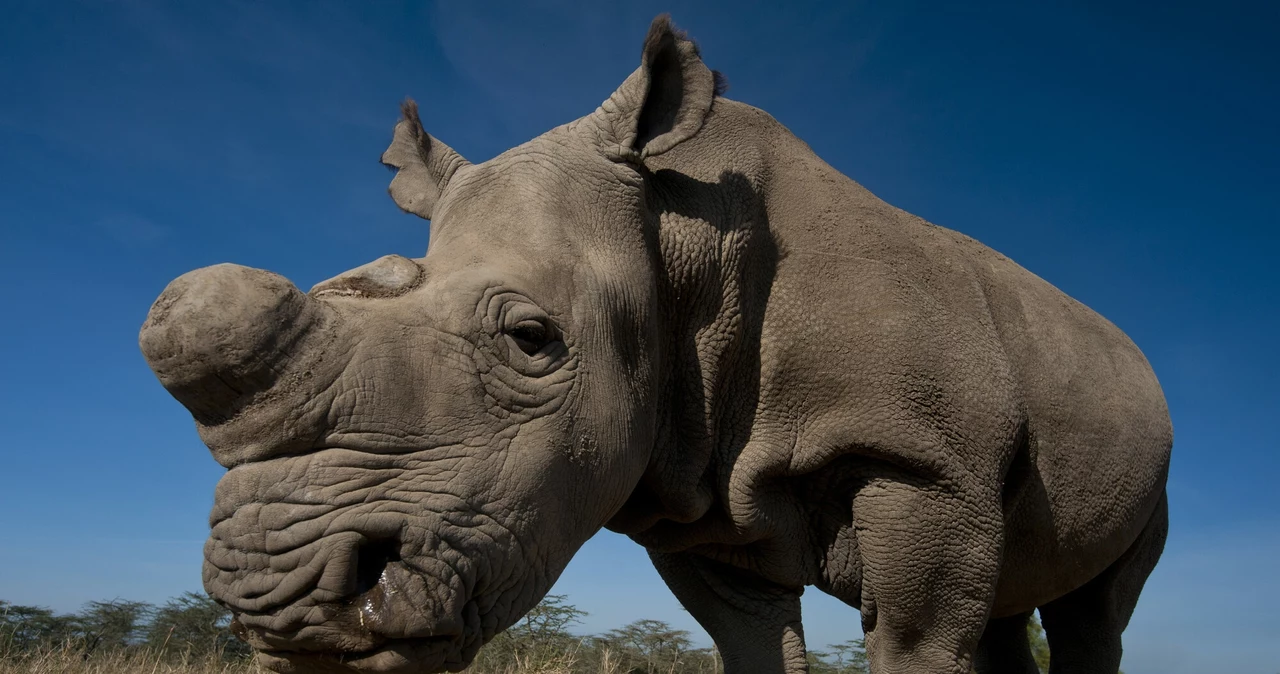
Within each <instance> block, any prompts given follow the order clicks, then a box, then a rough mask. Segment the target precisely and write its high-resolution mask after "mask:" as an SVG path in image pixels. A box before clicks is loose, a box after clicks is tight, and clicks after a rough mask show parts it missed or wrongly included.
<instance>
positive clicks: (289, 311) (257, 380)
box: [138, 264, 320, 425]
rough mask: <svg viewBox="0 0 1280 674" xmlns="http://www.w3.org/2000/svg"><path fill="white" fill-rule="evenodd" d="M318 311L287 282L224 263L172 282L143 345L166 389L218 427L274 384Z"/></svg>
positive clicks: (157, 306)
mask: <svg viewBox="0 0 1280 674" xmlns="http://www.w3.org/2000/svg"><path fill="white" fill-rule="evenodd" d="M316 304H317V302H316V300H313V299H311V298H309V297H308V296H307V295H305V294H304V293H302V291H300V290H298V288H296V287H295V286H294V285H293V284H292V283H290V282H289V281H288V279H286V278H284V277H283V276H280V275H278V274H273V273H271V272H268V271H263V270H261V269H252V268H249V267H242V266H240V265H234V264H219V265H215V266H212V267H205V268H203V269H197V270H195V271H192V272H188V273H186V274H183V275H182V276H179V277H178V278H177V279H175V280H174V281H173V282H172V283H170V284H169V285H168V287H166V288H165V289H164V292H162V293H161V294H160V297H159V298H158V299H156V301H155V304H153V305H152V306H151V311H150V312H149V313H148V314H147V319H146V322H145V323H143V325H142V331H141V333H140V334H139V337H138V341H139V344H140V346H141V347H142V353H143V355H144V356H145V357H146V359H147V363H148V364H149V365H150V366H151V369H152V370H153V371H154V372H155V374H156V376H157V377H158V378H159V379H160V383H161V384H163V385H164V387H165V388H166V389H167V390H168V391H169V393H170V394H172V395H173V397H175V398H177V399H178V401H179V402H181V403H182V404H183V405H184V406H185V407H186V408H187V409H188V410H189V411H190V412H191V414H192V415H193V416H195V418H196V420H197V421H200V422H201V423H203V424H206V425H213V424H217V423H220V422H221V421H223V420H225V419H227V418H229V417H231V416H233V415H234V414H235V412H236V410H237V409H238V407H239V406H240V404H241V403H242V402H243V401H245V400H247V399H249V398H251V397H252V396H253V395H254V394H257V393H260V392H262V391H265V390H267V389H268V388H270V387H271V386H272V384H274V383H275V381H276V380H277V379H278V377H279V375H280V373H281V372H282V371H283V370H284V367H285V365H286V364H287V363H288V361H289V359H290V358H291V356H292V352H293V350H294V347H295V345H296V344H297V342H298V341H299V340H300V339H301V338H302V337H303V336H305V335H306V333H307V332H308V331H309V330H311V329H312V327H313V326H314V325H315V324H316V322H317V321H318V319H319V317H320V316H319V314H320V309H319V308H318V307H316V306H315V305H316Z"/></svg>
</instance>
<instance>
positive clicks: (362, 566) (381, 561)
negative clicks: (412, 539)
mask: <svg viewBox="0 0 1280 674" xmlns="http://www.w3.org/2000/svg"><path fill="white" fill-rule="evenodd" d="M398 561H400V543H399V542H398V541H394V540H382V541H369V542H367V543H365V544H364V545H362V546H360V550H358V551H357V552H356V589H355V594H356V595H357V596H359V595H361V594H364V593H365V592H368V591H369V590H372V589H373V587H374V586H375V585H377V584H378V580H379V579H380V578H382V572H383V571H386V570H387V564H390V563H391V562H398Z"/></svg>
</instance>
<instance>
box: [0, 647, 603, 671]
mask: <svg viewBox="0 0 1280 674" xmlns="http://www.w3.org/2000/svg"><path fill="white" fill-rule="evenodd" d="M601 655H602V657H601V661H600V666H599V669H598V671H599V673H600V674H622V669H621V667H620V665H619V663H618V661H617V659H616V658H614V657H612V656H611V655H610V653H609V652H608V651H605V652H604V653H602V654H601ZM575 665H577V659H576V656H575V655H574V654H560V655H556V656H552V657H547V658H543V659H534V658H526V659H523V660H520V661H518V662H517V663H516V664H515V665H508V666H506V667H500V668H481V667H472V668H470V669H468V670H467V672H469V673H470V674H578V673H580V672H582V668H581V666H580V665H577V666H575ZM0 674H270V673H269V672H268V671H267V670H265V669H262V668H261V667H259V666H258V665H257V664H256V663H255V662H253V661H251V660H245V661H239V662H226V661H224V660H222V659H220V658H218V657H216V656H189V657H186V658H182V657H174V656H172V655H170V656H168V657H161V656H160V655H158V654H157V653H156V652H155V651H149V650H128V651H116V652H106V653H95V654H93V655H90V656H87V657H86V656H85V654H84V651H83V650H81V649H78V648H47V649H42V650H39V651H36V652H33V653H26V654H23V655H4V654H0Z"/></svg>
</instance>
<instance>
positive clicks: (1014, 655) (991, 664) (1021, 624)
mask: <svg viewBox="0 0 1280 674" xmlns="http://www.w3.org/2000/svg"><path fill="white" fill-rule="evenodd" d="M1031 614H1032V611H1027V612H1026V613H1019V614H1017V615H1012V616H1009V617H1007V618H992V619H991V620H988V621H987V628H986V629H985V630H983V632H982V640H981V641H979V642H978V652H977V653H976V654H974V657H973V665H974V667H973V668H974V670H975V671H976V672H977V674H1040V667H1039V665H1037V664H1036V660H1035V658H1034V657H1033V656H1032V654H1031V641H1030V640H1029V639H1028V638H1027V621H1029V620H1030V619H1031Z"/></svg>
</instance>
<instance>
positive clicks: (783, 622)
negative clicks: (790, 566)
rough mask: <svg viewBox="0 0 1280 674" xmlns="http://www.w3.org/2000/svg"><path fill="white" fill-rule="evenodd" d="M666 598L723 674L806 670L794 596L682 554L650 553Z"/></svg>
mask: <svg viewBox="0 0 1280 674" xmlns="http://www.w3.org/2000/svg"><path fill="white" fill-rule="evenodd" d="M649 559H651V560H653V566H654V568H656V569H657V570H658V574H659V575H661V576H662V580H663V581H665V582H666V583H667V587H669V588H670V589H671V592H672V594H674V595H675V596H676V598H677V599H679V600H680V603H681V604H683V605H684V607H685V608H687V609H688V610H689V613H690V614H691V615H692V616H693V617H694V619H695V620H697V621H698V624H699V625H702V627H703V628H704V629H706V630H707V633H708V634H710V635H711V638H712V640H714V641H715V644H716V648H717V649H719V651H720V657H721V658H722V659H723V660H724V674H751V673H752V672H786V673H787V674H797V673H800V672H807V671H809V669H808V665H807V664H806V662H805V648H804V631H803V629H802V628H801V625H800V594H801V593H802V592H803V588H801V589H798V590H793V589H789V588H785V587H781V586H778V585H775V584H773V583H770V582H769V581H766V580H764V579H761V578H758V577H752V576H751V575H750V574H746V573H744V572H742V571H741V570H738V569H733V568H731V567H726V566H724V565H721V564H717V563H716V562H712V561H710V560H708V559H705V558H701V557H698V556H696V555H690V554H686V553H662V552H650V553H649Z"/></svg>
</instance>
